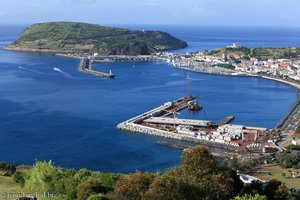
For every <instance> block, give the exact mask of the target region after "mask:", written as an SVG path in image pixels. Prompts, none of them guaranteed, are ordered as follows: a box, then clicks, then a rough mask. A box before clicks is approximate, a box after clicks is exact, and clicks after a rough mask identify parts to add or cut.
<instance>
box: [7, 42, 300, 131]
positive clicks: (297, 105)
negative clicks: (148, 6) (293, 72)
mask: <svg viewBox="0 0 300 200" xmlns="http://www.w3.org/2000/svg"><path fill="white" fill-rule="evenodd" d="M4 49H6V50H12V51H31V52H44V53H47V52H48V53H49V52H51V53H56V54H55V55H56V56H63V57H68V58H75V59H82V58H83V56H82V54H80V53H79V54H78V55H76V53H75V55H74V52H66V51H62V52H59V51H55V50H41V49H35V50H33V49H24V48H21V49H19V48H11V46H6V47H4ZM70 53H73V54H70ZM153 56H154V57H153ZM109 57H111V58H118V59H120V58H121V60H117V61H122V58H126V55H115V56H114V55H111V56H109ZM129 57H131V59H134V60H135V59H137V61H138V58H139V56H129ZM149 57H152V59H151V60H149V61H162V62H165V63H167V64H170V63H169V62H168V61H167V60H165V59H164V57H160V56H155V55H149ZM153 58H155V59H153ZM125 60H126V59H125ZM173 67H174V68H176V69H179V70H184V71H191V72H195V73H201V74H206V75H214V76H232V77H254V78H263V79H267V80H273V81H277V82H280V83H282V84H285V85H288V86H290V87H292V88H293V89H294V90H295V91H296V93H297V99H296V101H295V103H294V104H293V105H292V107H291V108H290V109H289V110H288V111H287V113H286V114H285V115H284V116H283V118H282V119H281V120H280V121H279V122H278V123H277V124H276V125H275V127H274V130H277V131H282V127H286V126H288V125H287V123H288V122H289V121H290V119H291V118H292V117H293V116H294V115H295V114H297V112H296V111H297V110H298V109H299V110H300V84H297V83H294V82H291V81H288V80H283V79H280V78H275V77H269V76H265V75H255V74H233V72H234V71H235V70H228V69H225V68H224V69H222V68H221V67H217V68H216V67H210V68H209V69H207V70H208V71H203V70H201V69H202V68H199V70H197V66H196V67H195V66H190V65H189V66H184V65H181V66H178V65H173ZM198 67H199V66H198ZM218 70H219V71H218ZM220 70H221V71H220ZM222 70H224V71H222ZM92 75H93V74H92Z"/></svg>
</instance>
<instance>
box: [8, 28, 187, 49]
mask: <svg viewBox="0 0 300 200" xmlns="http://www.w3.org/2000/svg"><path fill="white" fill-rule="evenodd" d="M185 47H187V43H186V42H185V41H182V40H179V39H177V38H175V37H173V36H171V35H170V34H168V33H166V32H161V31H135V30H129V29H123V28H113V27H107V26H100V25H95V24H87V23H77V22H48V23H39V24H34V25H31V26H29V27H28V28H26V29H25V30H24V31H23V33H22V34H21V35H20V36H19V38H18V39H17V40H16V41H14V42H13V43H12V44H10V45H8V46H7V47H6V49H9V50H22V51H45V52H90V53H100V54H105V55H147V54H151V53H155V52H158V51H166V50H174V49H179V48H185Z"/></svg>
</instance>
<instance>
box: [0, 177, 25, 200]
mask: <svg viewBox="0 0 300 200" xmlns="http://www.w3.org/2000/svg"><path fill="white" fill-rule="evenodd" d="M0 193H1V196H0V200H2V199H3V200H8V199H15V198H8V194H9V193H13V194H16V193H17V194H19V193H22V188H21V187H20V186H19V185H18V184H17V183H15V182H14V181H13V180H12V178H11V177H8V176H2V175H0Z"/></svg>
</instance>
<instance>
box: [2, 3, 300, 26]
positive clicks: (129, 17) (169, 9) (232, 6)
mask: <svg viewBox="0 0 300 200" xmlns="http://www.w3.org/2000/svg"><path fill="white" fill-rule="evenodd" d="M299 8H300V0H0V24H33V23H38V22H49V21H80V22H88V23H95V24H104V25H105V24H178V25H232V26H283V27H284V26H292V27H293V26H295V27H300V20H299V19H300V12H299Z"/></svg>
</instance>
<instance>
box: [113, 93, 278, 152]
mask: <svg viewBox="0 0 300 200" xmlns="http://www.w3.org/2000/svg"><path fill="white" fill-rule="evenodd" d="M193 99H195V97H193V96H187V97H182V98H179V99H177V100H175V101H172V102H166V103H165V104H163V105H161V106H159V107H157V108H155V109H153V110H150V111H148V112H146V113H143V114H141V115H138V116H136V117H134V118H132V119H129V120H127V121H125V122H122V123H120V124H118V125H117V128H118V129H121V130H125V131H131V132H138V133H143V134H149V135H156V136H160V137H166V138H171V139H176V140H183V141H188V142H193V143H209V144H210V145H218V146H225V147H229V148H231V149H239V150H241V149H251V150H256V151H260V152H266V151H267V150H266V149H269V150H273V151H274V150H275V151H276V150H277V147H276V144H275V143H276V142H277V140H278V139H279V133H278V132H275V131H274V130H269V129H267V128H262V127H253V126H244V125H234V124H228V123H229V122H231V121H232V120H233V119H234V116H227V117H226V118H225V119H223V120H222V121H221V122H220V123H213V122H212V121H207V120H193V119H179V118H176V117H175V115H174V116H173V118H172V117H168V116H166V115H165V113H166V111H168V110H173V111H174V113H176V112H177V111H180V110H183V109H185V108H187V106H188V102H190V101H191V100H193ZM167 113H168V112H167Z"/></svg>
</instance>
